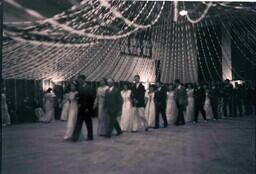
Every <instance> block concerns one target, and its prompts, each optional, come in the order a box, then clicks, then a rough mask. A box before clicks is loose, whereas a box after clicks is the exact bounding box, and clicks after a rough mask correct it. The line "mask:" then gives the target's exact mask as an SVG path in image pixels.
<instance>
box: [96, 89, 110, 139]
mask: <svg viewBox="0 0 256 174" xmlns="http://www.w3.org/2000/svg"><path fill="white" fill-rule="evenodd" d="M107 89H108V87H107V86H103V87H99V88H98V89H97V95H96V100H95V104H97V105H98V128H97V133H98V135H106V134H107V130H108V118H107V117H106V114H105V112H104V109H103V104H104V98H105V93H106V90H107Z"/></svg>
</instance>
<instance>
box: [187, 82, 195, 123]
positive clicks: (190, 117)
mask: <svg viewBox="0 0 256 174" xmlns="http://www.w3.org/2000/svg"><path fill="white" fill-rule="evenodd" d="M187 96H188V105H187V107H186V111H185V122H192V121H193V117H194V107H195V101H194V89H193V88H192V84H188V88H187Z"/></svg>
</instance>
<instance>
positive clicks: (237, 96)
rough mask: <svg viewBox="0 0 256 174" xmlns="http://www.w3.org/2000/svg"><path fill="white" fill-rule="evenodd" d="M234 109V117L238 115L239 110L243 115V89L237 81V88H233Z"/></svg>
mask: <svg viewBox="0 0 256 174" xmlns="http://www.w3.org/2000/svg"><path fill="white" fill-rule="evenodd" d="M233 110H234V111H233V113H234V117H236V116H237V110H238V112H239V116H240V117H241V116H242V89H241V86H240V85H239V84H238V83H237V82H236V83H235V88H234V90H233Z"/></svg>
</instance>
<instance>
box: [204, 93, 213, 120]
mask: <svg viewBox="0 0 256 174" xmlns="http://www.w3.org/2000/svg"><path fill="white" fill-rule="evenodd" d="M204 110H205V113H206V118H207V119H213V113H212V106H211V103H210V98H209V95H208V92H206V98H205V102H204Z"/></svg>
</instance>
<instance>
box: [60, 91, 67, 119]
mask: <svg viewBox="0 0 256 174" xmlns="http://www.w3.org/2000/svg"><path fill="white" fill-rule="evenodd" d="M68 97H69V95H68V93H67V94H65V95H64V97H63V102H62V111H61V116H60V120H62V121H66V120H67V119H68V110H69V101H68Z"/></svg>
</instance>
